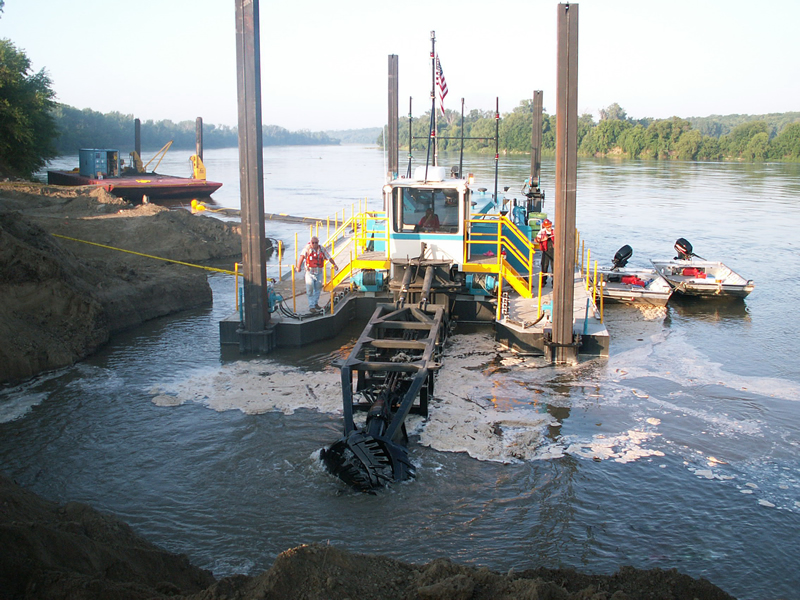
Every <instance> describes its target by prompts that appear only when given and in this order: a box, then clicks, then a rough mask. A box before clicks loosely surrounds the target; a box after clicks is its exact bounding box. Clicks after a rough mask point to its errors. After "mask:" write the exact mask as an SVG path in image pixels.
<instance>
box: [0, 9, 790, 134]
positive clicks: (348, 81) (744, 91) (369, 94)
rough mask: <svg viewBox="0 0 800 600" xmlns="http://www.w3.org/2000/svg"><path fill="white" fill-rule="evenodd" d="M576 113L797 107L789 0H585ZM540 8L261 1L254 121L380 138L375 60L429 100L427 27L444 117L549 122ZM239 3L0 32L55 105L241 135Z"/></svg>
mask: <svg viewBox="0 0 800 600" xmlns="http://www.w3.org/2000/svg"><path fill="white" fill-rule="evenodd" d="M577 4H578V6H579V68H578V73H579V84H578V87H579V89H578V98H579V100H578V107H579V111H580V112H591V113H594V114H595V115H596V114H597V110H598V109H600V108H602V107H605V106H608V105H610V104H612V103H614V102H617V103H618V104H620V105H621V106H622V107H623V108H624V109H625V110H626V111H627V113H628V115H629V116H631V117H637V118H638V117H656V118H663V117H670V116H673V115H678V116H681V117H691V116H707V115H710V114H731V113H748V114H762V113H768V112H787V111H797V110H800V59H799V58H798V57H800V41H799V39H798V31H800V29H798V27H800V0H772V1H771V2H753V1H752V0H750V1H747V2H745V1H743V0H742V1H740V0H669V1H662V0H638V1H632V0H583V1H582V2H578V3H577ZM557 5H558V2H556V1H551V0H482V1H480V2H478V1H474V0H406V1H404V2H383V1H381V0H342V1H339V2H332V1H330V0H328V1H322V0H281V1H280V2H278V1H269V0H263V1H262V2H261V3H260V10H261V74H262V83H263V92H262V112H263V121H264V123H265V124H275V125H280V126H282V127H286V128H288V129H291V130H297V129H310V130H314V131H316V130H327V129H348V128H360V127H375V126H381V125H383V124H384V123H385V122H386V114H387V70H388V67H387V62H388V61H387V56H388V55H389V54H397V55H398V56H399V67H400V77H399V82H400V114H401V115H405V114H406V113H407V109H408V98H409V96H412V97H413V98H414V115H415V116H417V115H419V114H420V113H422V112H424V111H425V110H426V109H427V108H428V107H429V105H430V99H429V94H430V61H429V58H428V56H429V51H430V31H431V30H435V31H436V38H437V50H438V52H439V56H440V58H441V61H442V67H443V69H444V73H445V77H446V80H447V84H448V87H449V95H448V96H447V99H446V101H445V106H446V107H447V108H451V109H454V110H459V109H460V99H461V98H462V97H463V98H465V102H466V108H467V110H470V109H473V108H479V109H484V110H486V109H492V108H493V107H494V103H495V100H494V99H495V97H499V98H500V111H501V112H508V111H510V110H512V109H513V108H514V107H515V106H517V105H518V104H519V102H520V101H521V100H522V99H523V98H529V97H530V96H531V94H532V92H533V90H535V89H541V90H543V92H544V106H545V110H546V111H547V112H549V113H554V112H555V95H556V14H557V13H556V9H557ZM235 35H236V33H235V2H234V0H135V1H131V0H124V1H123V0H102V1H101V0H77V1H75V2H68V1H65V0H6V2H5V11H4V13H3V14H2V15H0V37H3V38H9V39H11V40H12V41H13V42H14V44H15V45H16V46H17V47H18V48H20V49H22V50H24V51H25V52H26V53H27V55H28V57H29V58H30V60H31V62H32V66H33V68H34V70H36V71H38V70H39V69H41V68H45V69H47V71H48V73H49V75H50V77H51V79H52V81H53V88H54V89H55V91H56V94H57V100H58V101H59V102H63V103H65V104H69V105H71V106H75V107H77V108H91V109H93V110H96V111H100V112H110V111H119V112H121V113H124V114H132V115H134V116H136V117H139V118H140V119H142V120H148V119H154V120H159V119H171V120H173V121H184V120H194V118H195V117H197V116H201V117H203V119H204V121H205V122H206V123H214V124H226V125H236V121H237V114H236V110H237V107H236V51H235Z"/></svg>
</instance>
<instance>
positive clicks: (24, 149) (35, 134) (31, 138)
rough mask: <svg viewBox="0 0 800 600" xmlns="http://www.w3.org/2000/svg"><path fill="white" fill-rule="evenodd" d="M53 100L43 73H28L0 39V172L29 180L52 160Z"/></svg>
mask: <svg viewBox="0 0 800 600" xmlns="http://www.w3.org/2000/svg"><path fill="white" fill-rule="evenodd" d="M0 9H2V4H1V3H0ZM54 97H55V93H54V92H53V90H52V88H51V82H50V77H49V76H48V75H47V72H46V71H45V70H44V69H42V70H41V71H39V72H38V73H33V72H31V62H30V60H29V59H28V57H27V55H26V54H25V53H24V52H23V51H22V50H18V49H17V48H16V47H15V46H14V44H13V43H12V42H11V40H7V39H0V172H1V171H8V173H7V174H8V175H18V176H22V177H29V176H30V175H31V174H32V173H34V172H35V171H36V170H37V169H39V168H41V167H43V166H44V165H45V163H46V161H47V160H48V159H50V158H53V157H54V156H56V149H55V146H54V144H53V140H54V138H55V136H56V129H55V122H54V120H53V117H52V115H51V114H50V111H51V110H52V109H53V106H54V105H55V103H54V102H53V98H54Z"/></svg>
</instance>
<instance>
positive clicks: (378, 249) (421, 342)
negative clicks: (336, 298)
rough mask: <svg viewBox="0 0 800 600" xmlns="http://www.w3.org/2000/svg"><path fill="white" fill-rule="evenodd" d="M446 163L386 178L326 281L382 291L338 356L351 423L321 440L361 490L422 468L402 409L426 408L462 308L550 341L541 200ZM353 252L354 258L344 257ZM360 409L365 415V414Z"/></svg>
mask: <svg viewBox="0 0 800 600" xmlns="http://www.w3.org/2000/svg"><path fill="white" fill-rule="evenodd" d="M445 175H446V173H445V169H444V168H443V167H419V168H417V170H416V171H415V173H414V176H413V177H411V178H398V179H395V180H394V181H392V182H390V183H389V184H387V185H386V186H384V190H383V192H384V206H385V207H386V210H385V211H381V212H376V213H369V214H367V215H363V216H362V217H360V218H357V219H356V221H357V222H355V223H353V224H352V225H351V226H350V227H352V229H353V230H354V231H355V233H354V236H353V239H352V244H353V247H351V249H350V250H346V249H345V248H344V247H343V246H344V243H345V242H344V241H343V240H340V241H336V255H337V263H339V264H342V263H346V264H343V266H342V269H341V270H340V271H339V272H338V273H337V274H336V275H335V276H334V277H332V279H331V280H330V281H329V282H328V283H327V285H326V288H325V289H326V290H329V291H333V290H335V289H341V285H342V284H343V283H345V281H346V280H349V282H350V286H351V289H356V290H361V291H364V290H370V293H372V294H373V295H380V294H382V295H383V299H384V301H385V303H378V304H377V305H376V308H375V310H374V312H373V314H372V316H371V318H370V320H369V322H368V324H367V326H366V327H365V329H364V331H363V332H362V333H361V335H360V337H359V339H358V341H357V343H356V344H355V346H354V348H353V349H352V351H351V352H350V354H349V356H348V357H347V359H345V360H344V361H341V362H340V364H339V366H340V368H341V381H342V400H343V414H344V432H343V436H342V437H341V438H340V439H339V440H337V441H336V442H334V443H333V444H332V445H331V446H330V447H328V448H326V449H323V450H322V452H321V457H322V460H323V462H324V464H325V465H326V468H327V469H328V470H329V471H330V472H331V473H333V474H334V475H336V476H338V477H339V478H341V479H342V480H343V481H345V482H346V483H348V484H350V485H351V486H353V487H354V488H356V489H359V490H362V491H371V490H373V489H375V488H377V487H380V486H382V485H384V484H385V483H387V482H390V481H402V480H404V479H408V478H409V477H411V476H413V475H414V466H413V464H412V463H411V461H410V460H409V458H408V455H407V450H406V446H407V442H408V433H407V431H406V423H405V420H406V417H408V415H409V414H411V413H416V414H420V415H422V416H423V417H424V416H427V414H428V402H429V400H430V398H431V397H432V395H433V390H434V379H435V375H436V373H437V371H438V369H439V368H440V366H441V355H442V350H443V346H444V343H445V341H446V338H447V334H448V332H449V330H450V327H451V325H452V324H454V323H455V321H456V320H458V319H464V320H473V321H474V320H478V321H481V320H482V321H486V322H492V321H494V322H495V326H496V327H497V328H498V329H499V328H501V327H502V328H503V329H504V330H505V331H511V330H514V329H516V330H518V331H517V332H516V333H515V335H514V336H513V339H514V340H516V343H517V344H519V343H523V344H527V346H526V347H523V348H519V349H522V350H525V351H532V352H537V351H538V353H540V354H542V353H546V343H547V336H548V329H547V327H548V325H549V320H548V319H547V318H544V317H547V316H548V315H547V314H546V313H543V308H542V307H541V306H540V305H542V290H541V285H538V286H537V285H536V284H535V281H538V280H539V278H538V270H537V269H536V268H535V262H534V255H535V252H536V249H535V245H534V244H533V242H532V236H533V233H534V232H535V231H536V230H538V225H539V220H540V218H541V213H540V212H539V211H540V210H541V206H540V205H538V206H532V205H529V204H530V203H526V202H525V201H521V202H520V203H519V205H517V203H516V202H514V201H513V200H508V201H505V200H503V199H500V200H498V201H495V200H494V198H493V197H492V196H491V195H487V194H486V193H485V190H483V189H481V188H479V189H476V190H474V189H473V188H472V187H471V184H470V181H469V178H460V177H455V178H453V177H451V178H446V177H445ZM534 208H535V209H537V210H536V211H534ZM529 215H533V216H531V218H530V219H529ZM509 217H511V218H509ZM348 243H349V242H348ZM348 252H349V253H351V256H352V259H351V260H350V262H349V263H347V262H346V261H345V260H340V259H339V258H338V257H339V256H346V254H347V253H348ZM337 286H338V288H337ZM504 286H505V288H506V291H505V292H504V291H503V289H504ZM509 289H510V291H511V293H512V294H513V295H514V296H515V297H518V299H519V300H521V302H522V304H521V305H520V306H523V307H524V308H526V310H528V311H529V313H531V311H532V312H533V313H534V314H535V313H536V312H537V311H538V313H539V314H540V318H539V321H538V322H537V323H535V324H534V323H533V322H532V321H533V319H531V320H530V321H529V322H527V323H525V322H524V319H522V318H521V317H520V318H515V316H514V314H513V310H510V309H509V304H510V301H509V294H508V291H509ZM518 304H519V303H518ZM550 310H552V309H551V308H550ZM534 325H535V326H534ZM507 337H508V338H511V337H512V336H507ZM498 339H500V336H498ZM504 339H506V338H504ZM501 341H502V340H501ZM507 345H514V344H507ZM363 413H366V419H363V420H362V419H357V416H360V415H362V414H363Z"/></svg>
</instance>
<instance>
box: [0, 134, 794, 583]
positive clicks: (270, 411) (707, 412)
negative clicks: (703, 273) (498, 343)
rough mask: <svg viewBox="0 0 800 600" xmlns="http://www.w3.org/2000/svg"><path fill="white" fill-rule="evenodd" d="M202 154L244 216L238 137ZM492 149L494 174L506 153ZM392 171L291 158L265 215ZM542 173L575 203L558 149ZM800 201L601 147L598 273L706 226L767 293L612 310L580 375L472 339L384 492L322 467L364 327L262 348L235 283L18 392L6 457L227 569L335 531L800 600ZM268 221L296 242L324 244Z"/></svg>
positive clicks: (596, 204) (585, 222)
mask: <svg viewBox="0 0 800 600" xmlns="http://www.w3.org/2000/svg"><path fill="white" fill-rule="evenodd" d="M205 160H206V166H207V168H208V172H209V178H210V179H216V180H220V181H223V183H224V186H223V188H222V189H221V190H220V193H219V194H217V196H215V198H216V201H217V203H218V204H220V205H221V206H226V207H238V203H239V200H238V166H237V152H236V150H235V149H228V150H216V151H215V150H209V151H206V154H205ZM454 160H455V161H457V158H456V159H454ZM70 161H72V162H70ZM173 161H174V162H173V163H170V164H165V165H163V166H162V167H161V168H160V169H159V170H160V171H162V172H172V173H175V174H188V171H189V166H188V153H187V154H186V156H176V157H175V158H173ZM528 161H529V159H528V158H527V157H519V158H514V157H505V158H502V159H501V162H500V168H499V170H500V175H501V177H500V181H501V186H502V185H503V184H504V182H505V183H506V184H508V185H511V186H512V187H511V191H512V192H513V190H514V189H515V187H516V188H519V187H521V184H522V181H523V180H524V178H525V177H526V175H527V171H528V169H529V164H528ZM65 162H67V163H70V164H71V166H74V164H77V163H76V161H74V159H72V158H70V159H65ZM184 162H186V164H185V165H184V164H183V163H184ZM469 162H471V163H473V164H471V165H468V166H467V169H468V170H471V171H473V172H475V173H476V174H478V175H479V176H483V177H484V179H486V180H490V178H491V176H492V175H493V172H494V164H493V161H492V160H491V159H488V160H487V159H484V158H477V159H475V158H472V159H470V161H469ZM481 162H483V163H485V164H480V163H481ZM72 163H74V164H72ZM445 164H448V163H445ZM453 164H455V162H454V163H453ZM170 169H171V170H170ZM184 171H185V172H184ZM384 171H385V168H384V158H383V156H382V154H381V153H380V152H379V151H377V150H373V149H370V148H363V147H357V146H345V147H301V148H268V149H266V150H265V188H266V205H267V206H266V210H267V211H269V212H288V213H291V214H299V215H311V216H325V215H327V214H332V213H333V212H334V211H335V210H337V209H338V210H340V211H341V208H342V207H343V206H344V205H346V206H348V207H349V206H350V205H351V204H352V203H353V202H356V201H358V200H360V199H361V200H363V198H368V201H369V206H370V207H371V208H378V207H379V206H380V204H381V202H380V189H381V185H382V183H383V179H382V173H383V172H384ZM543 181H544V187H545V190H546V192H547V195H548V198H552V197H553V196H554V193H553V185H554V179H553V164H552V162H546V163H545V165H544V173H543ZM487 187H489V188H491V187H493V183H492V182H489V184H488V186H487ZM799 199H800V165H782V164H778V165H776V164H747V165H742V164H727V163H680V162H638V161H619V162H617V161H610V160H584V161H581V162H580V164H579V169H578V212H577V225H578V229H579V230H580V232H581V238H582V239H583V240H585V242H586V244H587V246H588V247H590V248H591V260H592V262H593V261H594V260H595V259H597V260H598V261H600V263H601V264H603V263H605V264H608V263H610V261H611V258H612V257H613V255H614V252H615V251H616V250H617V249H618V248H619V247H620V246H622V245H624V244H630V245H631V246H632V247H633V248H634V258H633V260H632V261H631V264H635V265H641V266H647V265H648V261H649V259H651V258H671V257H672V256H674V250H673V248H672V246H673V243H674V241H675V240H676V239H677V238H679V237H685V238H686V239H688V240H689V241H690V242H691V243H692V244H693V246H694V249H695V251H696V252H697V253H698V254H700V255H702V256H704V257H705V258H708V259H718V260H723V261H724V262H725V263H726V264H728V266H730V267H732V268H733V269H734V270H736V271H738V272H739V273H741V274H742V275H744V276H745V277H747V278H751V279H754V280H755V282H756V289H755V291H754V292H753V293H752V294H751V295H750V297H748V298H747V299H746V300H745V301H739V302H730V303H702V304H698V303H688V302H678V301H675V300H673V301H671V302H670V304H669V306H668V307H667V309H666V310H665V311H663V312H661V311H649V312H648V311H640V310H637V309H635V308H628V307H614V306H606V311H605V320H606V325H607V326H608V329H609V331H610V334H611V336H612V342H611V356H610V357H609V358H608V359H590V360H589V359H587V360H584V361H583V362H581V364H580V365H579V366H577V367H572V368H568V367H551V366H548V365H546V364H545V363H544V362H543V361H542V360H541V359H538V358H521V357H517V356H514V355H513V354H510V353H507V352H502V351H499V350H498V349H497V348H495V346H494V344H493V343H492V338H491V333H490V331H487V330H482V329H480V328H478V329H469V330H468V329H467V328H466V327H463V328H461V329H457V332H456V335H455V336H453V337H452V338H451V344H450V346H449V348H448V350H447V352H446V359H445V367H444V369H443V370H442V372H441V373H440V374H439V377H438V380H437V381H438V383H437V388H436V396H437V398H436V402H434V403H433V405H432V408H431V417H430V419H429V420H428V421H427V422H426V423H423V422H421V421H416V422H414V423H413V424H412V425H413V432H414V435H413V443H412V445H411V450H410V455H411V458H412V459H413V460H414V462H415V463H416V464H417V465H418V476H417V478H416V479H415V480H413V481H411V482H408V483H404V484H399V485H394V486H392V487H391V488H388V489H386V490H384V491H382V492H381V493H379V494H378V495H376V496H367V495H360V494H355V493H351V492H350V491H348V490H344V489H343V487H342V486H341V485H340V484H339V482H338V481H336V480H334V479H333V478H332V477H330V476H329V475H327V474H326V473H325V472H324V471H323V470H322V468H321V466H320V462H319V460H318V451H319V449H320V448H321V447H322V446H324V445H327V444H329V443H331V442H333V441H334V440H336V439H337V438H338V437H339V435H340V433H341V416H340V414H339V411H340V408H341V396H340V390H339V385H338V381H339V379H338V371H336V370H335V369H333V368H332V367H330V366H329V363H330V361H331V360H332V359H333V358H336V357H338V356H341V355H343V354H345V353H346V352H347V346H348V344H352V343H353V342H354V340H355V338H356V336H357V335H358V333H359V332H360V325H358V324H354V325H353V327H352V328H351V329H350V330H348V331H346V332H344V333H343V334H342V335H341V336H340V338H339V339H337V340H332V341H330V342H327V343H325V344H321V345H319V346H315V347H313V348H307V349H304V350H303V351H302V352H291V353H283V352H278V353H275V354H274V355H272V356H269V357H268V358H258V359H248V360H240V358H239V356H238V355H236V354H234V355H229V354H228V353H227V351H226V352H225V353H223V352H221V351H220V347H219V334H218V321H219V320H221V319H222V318H224V317H226V316H228V315H229V314H230V313H231V312H232V311H233V306H234V291H233V281H232V278H230V277H228V276H226V275H221V274H213V275H210V276H209V279H210V283H211V286H212V288H213V291H214V305H213V307H210V308H207V309H202V310H194V311H189V312H186V313H182V314H180V315H177V316H173V317H169V318H164V319H159V320H157V321H154V322H151V323H148V324H147V325H145V326H143V327H140V328H137V329H135V330H133V331H129V332H127V333H124V334H121V335H118V336H116V337H115V338H114V339H113V340H112V341H111V343H110V344H109V345H108V346H106V347H105V348H103V349H102V350H101V351H100V352H99V353H98V354H97V355H95V356H93V357H91V358H90V359H88V360H86V361H84V362H82V363H81V364H78V365H76V366H74V367H72V368H68V369H65V370H62V371H59V372H56V373H50V374H47V375H44V376H41V377H38V378H36V379H34V380H32V381H29V382H26V383H24V384H22V385H18V386H13V387H5V388H2V389H0V421H2V423H0V461H1V462H2V470H3V472H4V473H6V474H7V475H9V476H11V477H13V478H15V479H16V480H17V481H18V482H19V483H20V484H22V485H24V486H28V487H30V488H31V489H33V490H34V491H35V492H37V493H39V494H41V495H43V496H44V497H46V498H49V499H52V500H55V501H59V502H64V501H68V500H77V501H83V502H87V503H89V504H91V505H93V506H95V507H96V508H98V509H101V510H105V511H110V512H113V513H115V514H117V515H119V516H120V517H121V518H123V519H125V520H126V521H127V522H129V523H130V524H131V525H132V526H133V527H134V529H135V530H136V531H137V532H139V533H140V534H142V535H144V536H145V537H146V538H148V539H149V540H150V541H152V542H155V543H157V544H159V545H161V546H163V547H165V548H167V549H169V550H172V551H175V552H182V553H186V554H188V555H189V556H190V558H191V559H192V561H193V562H194V563H195V564H197V565H198V566H201V567H204V568H209V569H211V570H213V571H214V573H215V574H216V575H217V576H224V575H229V574H233V573H256V572H259V571H261V570H263V569H266V568H268V567H269V566H270V565H271V563H272V562H273V560H274V559H275V557H276V556H277V554H278V553H280V552H281V551H283V550H285V549H287V548H289V547H292V546H295V545H298V544H301V543H309V542H330V543H332V544H336V545H339V546H342V547H345V548H347V549H350V550H353V551H357V552H370V553H381V554H385V555H388V556H392V557H395V558H398V559H401V560H407V561H412V562H425V561H429V560H431V559H433V558H436V557H440V556H447V557H450V558H452V559H453V560H456V561H458V562H462V563H465V564H470V565H484V566H487V567H489V568H490V569H493V570H498V571H506V570H508V569H510V568H512V567H513V568H514V569H515V570H520V569H525V568H532V567H537V566H545V567H556V566H572V567H576V568H578V569H580V570H583V571H587V572H594V573H611V572H613V571H615V570H616V569H617V568H619V567H620V566H622V565H633V566H636V567H640V568H652V567H661V568H672V567H676V568H678V569H679V570H680V571H681V572H684V573H687V574H689V575H692V576H695V577H705V578H707V579H709V580H710V581H711V582H713V583H715V584H717V585H719V586H721V587H722V588H723V589H725V590H726V591H728V592H730V593H731V594H733V595H735V596H737V597H740V598H764V597H783V598H798V597H800V592H798V590H800V575H799V574H798V566H800V552H798V550H797V540H798V539H800V463H799V462H798V458H797V456H798V450H800V403H799V402H798V400H799V399H800V393H799V392H800V353H798V350H797V337H798V333H800V326H799V325H798V318H797V314H798V313H797V307H798V305H800V286H798V284H797V274H798V273H800V253H798V240H800V238H799V237H798V234H797V233H796V232H797V231H798V230H800V202H798V200H799ZM546 204H547V208H548V209H549V210H550V211H551V213H552V202H549V201H548V202H547V203H546ZM348 214H349V208H348ZM267 227H268V235H270V236H273V237H278V238H281V239H283V240H284V241H286V242H287V243H289V244H290V245H291V244H292V243H293V238H294V234H295V233H296V232H299V233H300V235H301V239H302V241H305V236H307V234H308V230H307V228H304V227H298V228H294V226H291V225H284V224H280V223H274V222H270V223H268V225H267ZM292 251H293V250H292V249H291V248H290V252H292ZM271 268H272V267H271Z"/></svg>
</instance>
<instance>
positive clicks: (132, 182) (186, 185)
mask: <svg viewBox="0 0 800 600" xmlns="http://www.w3.org/2000/svg"><path fill="white" fill-rule="evenodd" d="M171 143H172V142H170V143H169V144H167V145H166V146H164V147H163V148H162V149H161V150H159V152H158V153H157V154H156V157H157V156H159V155H161V156H162V158H163V154H164V153H166V151H167V150H168V149H169V146H170V145H171ZM156 157H153V159H151V160H150V161H149V162H148V163H147V165H142V161H141V159H140V158H139V157H138V155H136V153H135V152H132V153H131V163H132V166H129V167H123V165H122V161H121V160H120V154H119V150H109V149H100V148H81V149H80V150H79V151H78V162H79V166H78V168H77V169H74V170H72V171H58V170H54V171H48V172H47V183H49V184H51V185H68V186H78V185H91V186H96V187H101V188H103V189H104V190H106V191H107V192H109V193H112V194H114V195H115V196H118V197H120V198H125V199H126V200H131V201H134V202H138V201H142V200H144V199H150V200H168V199H175V198H203V197H207V196H210V195H211V194H212V193H213V192H215V191H217V190H218V189H219V188H220V187H222V184H221V183H217V182H215V181H208V180H206V168H205V166H204V165H203V161H202V160H201V159H200V157H199V156H197V155H193V156H192V157H191V158H190V160H191V161H192V177H176V176H173V175H160V174H158V173H156V172H155V169H156V168H158V164H160V163H161V161H160V160H159V162H158V164H157V165H156V167H154V169H153V171H151V172H148V171H147V167H148V166H149V165H150V163H151V162H153V160H154V159H155V158H156Z"/></svg>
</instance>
